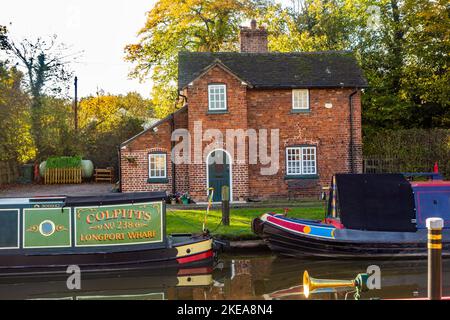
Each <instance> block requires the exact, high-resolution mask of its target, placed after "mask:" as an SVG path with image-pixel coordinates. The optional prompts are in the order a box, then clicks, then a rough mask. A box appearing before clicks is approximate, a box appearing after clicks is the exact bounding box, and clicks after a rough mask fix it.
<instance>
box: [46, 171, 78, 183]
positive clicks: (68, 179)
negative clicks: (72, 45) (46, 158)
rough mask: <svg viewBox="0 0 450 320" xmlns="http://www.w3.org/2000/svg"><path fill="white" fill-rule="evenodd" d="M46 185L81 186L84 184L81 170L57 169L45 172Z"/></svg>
mask: <svg viewBox="0 0 450 320" xmlns="http://www.w3.org/2000/svg"><path fill="white" fill-rule="evenodd" d="M44 181H45V184H79V183H81V182H82V174H81V168H62V169H59V168H55V169H47V170H45V176H44Z"/></svg>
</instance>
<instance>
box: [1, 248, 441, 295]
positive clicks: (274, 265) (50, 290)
mask: <svg viewBox="0 0 450 320" xmlns="http://www.w3.org/2000/svg"><path fill="white" fill-rule="evenodd" d="M370 265H378V266H379V267H380V268H381V273H382V274H381V286H382V289H381V290H374V291H370V292H367V293H363V295H362V298H363V299H371V298H381V299H393V298H416V297H426V294H427V262H426V261H317V260H316V261H314V260H298V259H291V258H283V257H275V256H272V255H262V256H261V255H258V256H221V257H220V260H219V261H218V263H216V265H215V266H214V268H212V267H201V268H191V269H181V270H164V271H163V270H161V271H159V272H156V273H155V271H154V270H152V271H151V272H150V271H147V272H146V271H145V270H139V271H127V272H120V273H113V272H109V273H102V274H95V275H93V274H88V275H85V274H83V275H82V288H81V290H80V291H75V292H74V291H69V290H67V289H66V279H67V277H66V275H60V276H51V277H28V278H15V279H12V278H0V299H145V300H149V299H168V300H175V299H183V300H247V299H261V300H263V299H289V300H292V299H304V297H303V295H302V290H303V288H302V285H301V282H302V279H301V277H302V274H303V272H304V270H308V271H309V272H310V274H311V276H313V277H315V278H326V279H342V280H349V279H353V278H354V277H355V276H356V275H357V274H358V273H364V272H366V270H367V267H368V266H370ZM443 270H444V274H443V280H444V295H450V261H444V265H443ZM311 298H312V299H345V298H347V299H352V298H353V295H352V293H349V292H347V291H343V290H340V291H334V290H328V291H325V292H321V293H316V294H313V295H312V297H311Z"/></svg>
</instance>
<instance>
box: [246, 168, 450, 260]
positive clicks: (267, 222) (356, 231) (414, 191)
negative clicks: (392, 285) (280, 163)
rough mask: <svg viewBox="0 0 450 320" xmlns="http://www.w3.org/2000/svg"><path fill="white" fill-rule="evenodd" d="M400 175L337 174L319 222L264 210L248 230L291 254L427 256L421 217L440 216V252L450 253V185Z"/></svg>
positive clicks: (334, 256)
mask: <svg viewBox="0 0 450 320" xmlns="http://www.w3.org/2000/svg"><path fill="white" fill-rule="evenodd" d="M432 177H433V180H430V181H424V182H411V181H408V180H407V179H406V178H405V176H404V175H402V174H359V175H357V174H338V175H336V176H335V177H334V178H333V182H332V188H331V191H330V197H329V202H328V212H327V215H326V218H325V219H324V220H322V221H312V220H302V219H293V218H289V217H287V216H286V215H280V214H275V213H267V214H263V215H262V216H261V217H259V218H257V219H255V220H254V221H253V231H254V232H255V233H256V234H257V235H259V236H260V237H261V238H263V239H264V240H265V241H266V242H267V243H268V245H269V247H270V248H271V249H272V250H274V251H276V252H279V253H282V254H285V255H290V256H313V257H323V258H388V259H391V258H411V259H416V258H426V257H427V230H426V226H425V223H426V219H427V218H429V217H441V218H443V219H444V221H445V227H444V230H443V232H442V245H443V248H442V249H443V250H442V253H443V256H444V257H449V256H450V207H449V206H450V202H449V198H450V183H449V182H445V181H442V180H441V179H440V178H439V176H438V175H432Z"/></svg>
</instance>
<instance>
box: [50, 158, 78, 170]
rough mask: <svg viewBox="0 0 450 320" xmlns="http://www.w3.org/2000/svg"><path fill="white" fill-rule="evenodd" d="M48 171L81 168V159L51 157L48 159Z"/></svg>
mask: <svg viewBox="0 0 450 320" xmlns="http://www.w3.org/2000/svg"><path fill="white" fill-rule="evenodd" d="M46 167H47V169H68V168H80V167H81V157H78V156H77V157H50V158H48V159H47V166H46Z"/></svg>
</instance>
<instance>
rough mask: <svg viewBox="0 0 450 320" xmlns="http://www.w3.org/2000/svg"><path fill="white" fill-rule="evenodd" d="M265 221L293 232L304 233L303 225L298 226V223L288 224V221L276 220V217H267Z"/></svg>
mask: <svg viewBox="0 0 450 320" xmlns="http://www.w3.org/2000/svg"><path fill="white" fill-rule="evenodd" d="M267 221H269V222H273V223H276V224H278V225H280V226H282V227H285V228H288V229H291V230H294V231H298V232H302V233H304V232H305V231H304V230H305V227H307V226H305V225H303V224H298V223H294V222H290V221H286V220H282V219H277V218H276V217H272V216H268V217H267Z"/></svg>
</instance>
